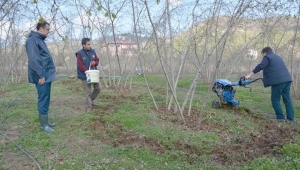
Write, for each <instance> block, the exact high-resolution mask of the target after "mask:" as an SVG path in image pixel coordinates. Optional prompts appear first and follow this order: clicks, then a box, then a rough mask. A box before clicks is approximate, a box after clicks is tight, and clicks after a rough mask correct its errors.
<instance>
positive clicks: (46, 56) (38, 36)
mask: <svg viewBox="0 0 300 170" xmlns="http://www.w3.org/2000/svg"><path fill="white" fill-rule="evenodd" d="M36 29H37V31H31V32H30V34H29V36H28V39H27V41H26V52H27V56H28V80H29V82H30V83H34V84H35V87H36V89H37V94H38V103H37V107H38V112H39V119H40V125H41V129H42V130H44V131H46V132H54V130H53V129H52V128H51V127H53V126H55V124H52V123H50V122H49V121H48V110H49V105H50V92H51V83H52V81H54V80H55V72H56V71H55V65H54V63H53V59H52V56H51V54H50V51H49V50H48V47H47V45H46V43H45V39H46V38H47V35H48V34H49V31H50V24H49V23H48V22H46V21H44V22H39V23H38V24H37V26H36Z"/></svg>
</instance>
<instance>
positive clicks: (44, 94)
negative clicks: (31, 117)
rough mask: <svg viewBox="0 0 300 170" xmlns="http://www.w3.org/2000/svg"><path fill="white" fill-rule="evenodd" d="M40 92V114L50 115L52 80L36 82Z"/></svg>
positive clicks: (38, 104) (38, 92)
mask: <svg viewBox="0 0 300 170" xmlns="http://www.w3.org/2000/svg"><path fill="white" fill-rule="evenodd" d="M35 87H36V89H37V94H38V103H37V106H38V111H39V114H42V115H48V110H49V105H50V93H51V82H49V83H45V84H43V85H39V84H38V83H37V84H35Z"/></svg>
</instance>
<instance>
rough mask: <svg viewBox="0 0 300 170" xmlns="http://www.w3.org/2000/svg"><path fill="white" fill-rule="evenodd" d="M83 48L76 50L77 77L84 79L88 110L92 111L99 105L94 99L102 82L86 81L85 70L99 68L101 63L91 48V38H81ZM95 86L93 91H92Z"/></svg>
mask: <svg viewBox="0 0 300 170" xmlns="http://www.w3.org/2000/svg"><path fill="white" fill-rule="evenodd" d="M81 44H82V47H83V48H82V49H81V50H79V51H77V52H76V58H77V77H78V78H79V79H81V80H82V85H83V89H84V92H85V98H86V104H87V112H92V107H93V106H98V104H97V103H96V102H95V101H94V100H95V99H96V97H97V96H98V94H99V93H100V84H99V83H93V84H89V83H88V82H87V81H86V74H85V71H87V70H89V67H90V66H91V67H93V69H96V70H97V66H98V64H99V58H98V56H97V54H96V52H95V50H94V49H92V48H91V40H90V39H89V38H83V39H82V40H81ZM92 86H93V91H92Z"/></svg>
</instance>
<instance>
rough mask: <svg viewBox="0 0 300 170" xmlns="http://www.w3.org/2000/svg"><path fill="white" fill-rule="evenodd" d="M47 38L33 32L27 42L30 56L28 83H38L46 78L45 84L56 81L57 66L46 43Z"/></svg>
mask: <svg viewBox="0 0 300 170" xmlns="http://www.w3.org/2000/svg"><path fill="white" fill-rule="evenodd" d="M46 37H47V36H45V35H43V34H40V33H38V32H35V31H31V32H30V34H29V36H28V39H27V41H26V52H27V56H28V81H29V82H30V83H38V81H39V79H40V78H43V77H45V83H49V82H52V81H54V80H55V72H56V70H55V65H54V62H53V59H52V56H51V54H50V51H49V50H48V47H47V45H46V43H45V39H46Z"/></svg>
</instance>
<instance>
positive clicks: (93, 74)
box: [85, 70, 100, 84]
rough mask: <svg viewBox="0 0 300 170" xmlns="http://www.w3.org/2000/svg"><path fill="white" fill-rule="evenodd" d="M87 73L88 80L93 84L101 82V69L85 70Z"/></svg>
mask: <svg viewBox="0 0 300 170" xmlns="http://www.w3.org/2000/svg"><path fill="white" fill-rule="evenodd" d="M85 75H86V82H87V83H90V84H93V83H99V75H100V71H99V70H87V71H85Z"/></svg>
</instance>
